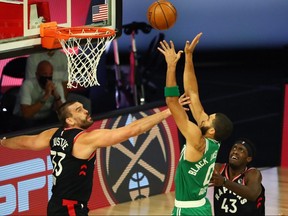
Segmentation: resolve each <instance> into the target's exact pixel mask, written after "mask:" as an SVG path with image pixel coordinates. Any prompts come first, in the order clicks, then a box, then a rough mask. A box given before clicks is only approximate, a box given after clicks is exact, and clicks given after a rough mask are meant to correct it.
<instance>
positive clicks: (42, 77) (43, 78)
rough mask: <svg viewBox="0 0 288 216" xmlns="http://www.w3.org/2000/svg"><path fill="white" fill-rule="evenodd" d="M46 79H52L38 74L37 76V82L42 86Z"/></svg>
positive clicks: (43, 86) (44, 84)
mask: <svg viewBox="0 0 288 216" xmlns="http://www.w3.org/2000/svg"><path fill="white" fill-rule="evenodd" d="M48 80H52V77H46V76H39V78H38V82H39V84H40V86H41V87H42V88H45V86H46V83H47V81H48Z"/></svg>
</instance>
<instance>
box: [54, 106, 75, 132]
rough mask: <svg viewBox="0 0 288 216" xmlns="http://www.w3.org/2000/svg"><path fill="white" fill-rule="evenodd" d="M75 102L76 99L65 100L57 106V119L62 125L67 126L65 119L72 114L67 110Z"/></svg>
mask: <svg viewBox="0 0 288 216" xmlns="http://www.w3.org/2000/svg"><path fill="white" fill-rule="evenodd" d="M76 102H77V101H66V102H65V103H63V104H62V105H61V106H60V107H59V108H58V110H57V115H58V119H59V121H60V123H61V125H62V126H63V127H65V126H67V124H66V119H67V118H69V117H71V116H72V114H71V113H70V112H69V111H68V107H69V106H70V105H72V104H74V103H76Z"/></svg>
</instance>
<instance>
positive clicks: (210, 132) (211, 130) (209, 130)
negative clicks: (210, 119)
mask: <svg viewBox="0 0 288 216" xmlns="http://www.w3.org/2000/svg"><path fill="white" fill-rule="evenodd" d="M207 133H208V134H210V135H211V136H214V134H215V128H214V127H210V128H209V129H208V131H207Z"/></svg>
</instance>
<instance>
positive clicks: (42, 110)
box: [13, 60, 66, 126]
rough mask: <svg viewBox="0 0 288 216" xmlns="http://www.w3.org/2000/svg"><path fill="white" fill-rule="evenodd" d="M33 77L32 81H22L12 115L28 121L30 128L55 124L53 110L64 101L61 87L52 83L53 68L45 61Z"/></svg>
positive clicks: (55, 119) (40, 64)
mask: <svg viewBox="0 0 288 216" xmlns="http://www.w3.org/2000/svg"><path fill="white" fill-rule="evenodd" d="M35 75H36V78H34V79H25V80H24V82H23V84H22V86H21V88H20V93H19V95H18V98H17V102H16V106H15V108H14V112H13V114H14V115H17V116H20V117H22V118H23V119H24V120H30V121H27V122H29V123H30V125H31V126H34V125H35V124H38V123H46V122H47V123H48V122H57V115H56V112H55V109H57V108H58V107H59V106H60V105H62V103H64V102H65V101H66V99H65V96H64V90H63V86H62V84H61V82H57V81H52V76H53V66H52V65H51V64H50V62H48V61H46V60H44V61H41V62H40V63H39V64H38V67H37V70H36V73H35ZM26 126H27V125H26Z"/></svg>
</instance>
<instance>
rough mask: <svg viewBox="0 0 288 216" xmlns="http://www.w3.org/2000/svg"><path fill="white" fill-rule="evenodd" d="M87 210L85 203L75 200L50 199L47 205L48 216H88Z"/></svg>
mask: <svg viewBox="0 0 288 216" xmlns="http://www.w3.org/2000/svg"><path fill="white" fill-rule="evenodd" d="M88 213H89V208H88V207H87V203H81V202H79V201H77V200H67V199H56V198H53V197H51V199H50V200H49V203H48V208H47V215H48V216H72V215H76V216H88Z"/></svg>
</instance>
